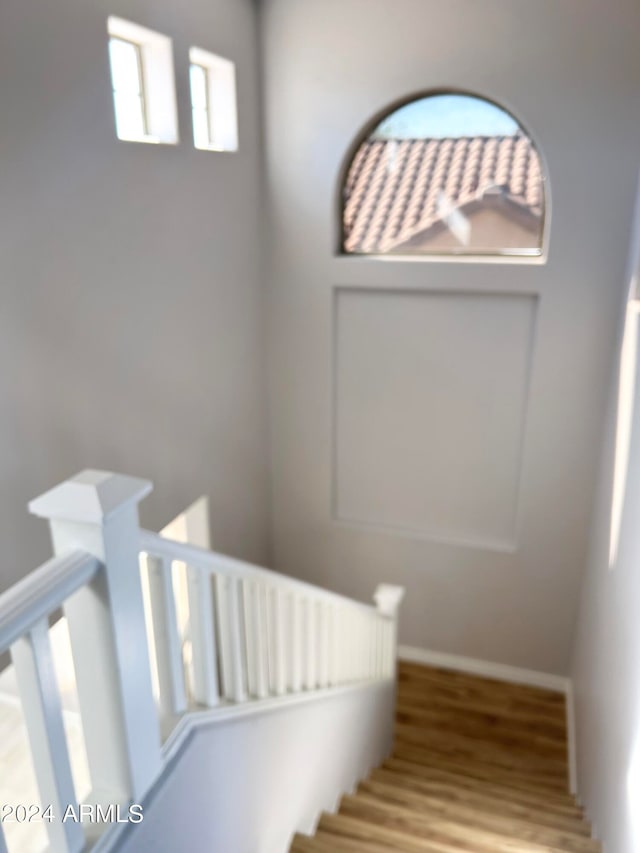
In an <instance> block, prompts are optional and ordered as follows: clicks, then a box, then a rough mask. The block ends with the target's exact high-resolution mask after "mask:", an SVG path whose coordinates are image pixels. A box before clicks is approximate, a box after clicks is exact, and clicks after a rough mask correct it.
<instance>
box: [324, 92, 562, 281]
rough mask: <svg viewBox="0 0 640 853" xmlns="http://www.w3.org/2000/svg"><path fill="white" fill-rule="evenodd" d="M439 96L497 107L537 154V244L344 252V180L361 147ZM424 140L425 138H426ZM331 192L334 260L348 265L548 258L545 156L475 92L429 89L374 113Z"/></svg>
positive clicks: (524, 129)
mask: <svg viewBox="0 0 640 853" xmlns="http://www.w3.org/2000/svg"><path fill="white" fill-rule="evenodd" d="M441 95H448V96H456V95H458V96H462V97H467V98H474V99H477V100H480V101H484V102H486V103H487V104H489V105H491V106H494V107H496V108H497V109H499V110H501V111H502V112H503V113H505V114H506V115H507V116H509V117H510V118H511V119H512V120H513V121H514V122H515V124H516V125H517V126H518V128H519V132H520V134H521V135H522V136H524V137H526V138H527V139H528V140H529V142H530V144H531V147H532V149H533V151H534V152H535V154H536V155H537V158H538V162H539V166H540V188H541V194H542V200H541V206H542V212H541V218H540V228H539V234H540V242H539V245H538V246H537V247H536V246H534V247H524V248H501V249H491V248H490V249H484V248H471V249H469V248H466V247H464V246H453V247H451V248H446V249H443V248H439V247H436V248H432V249H428V248H426V249H421V250H420V251H419V252H418V251H388V252H382V251H372V252H360V251H347V250H346V249H345V241H346V237H347V234H346V231H345V221H344V210H345V188H346V186H347V180H348V177H349V172H350V169H351V166H352V164H353V162H354V160H355V157H356V154H357V153H358V151H359V149H360V147H361V146H362V145H363V144H364V143H365V142H366V141H367V140H368V139H370V138H371V136H372V134H373V132H374V131H375V129H376V128H377V127H378V126H379V125H380V124H381V123H382V122H383V121H384V120H385V119H386V118H388V117H389V116H391V115H393V114H394V113H396V112H397V111H399V110H401V109H402V108H403V107H406V106H408V105H410V104H412V103H415V102H417V101H421V100H425V99H427V98H431V97H437V96H441ZM425 138H427V137H425ZM335 187H336V188H335V191H334V210H335V211H337V213H336V216H335V219H334V222H335V226H334V229H333V232H334V252H333V254H334V257H336V258H340V259H342V260H345V261H348V262H349V263H355V262H358V261H359V262H361V263H364V262H366V261H369V262H371V261H381V260H384V261H385V262H394V261H395V262H398V263H407V262H411V263H423V262H437V263H442V262H444V263H447V262H454V263H455V262H458V263H474V262H479V263H482V262H488V263H500V262H504V263H512V264H533V265H537V264H546V262H547V256H548V242H549V231H550V223H551V192H550V186H549V169H548V167H547V162H546V159H545V157H544V153H543V151H542V148H541V146H540V144H539V142H538V140H537V138H536V136H535V134H533V133H531V131H530V130H529V127H528V124H527V123H525V122H523V121H521V120H520V118H518V117H517V115H516V113H515V112H514V111H513V110H512V109H511V107H510V106H505V105H504V104H502V103H499V102H498V101H496V100H494V99H493V98H491V97H487V96H486V95H483V94H479V93H478V92H471V91H468V90H463V89H450V88H438V89H431V90H427V91H424V90H422V91H418V92H415V93H413V94H410V95H407V96H405V97H403V98H401V99H398V100H396V101H394V102H392V103H391V104H387V105H386V106H385V107H383V108H382V109H380V110H379V111H378V112H377V113H375V114H374V116H373V117H372V118H370V119H369V120H368V121H367V122H366V124H365V125H363V127H362V128H361V129H360V131H359V132H358V133H357V134H356V136H355V137H354V139H353V141H352V142H351V144H350V145H349V147H348V148H347V150H346V152H345V155H344V157H343V159H342V162H341V165H340V169H339V172H338V180H337V183H336V185H335Z"/></svg>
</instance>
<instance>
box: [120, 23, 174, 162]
mask: <svg viewBox="0 0 640 853" xmlns="http://www.w3.org/2000/svg"><path fill="white" fill-rule="evenodd" d="M107 29H108V32H109V62H110V65H111V86H112V89H113V105H114V111H115V120H116V134H117V136H118V139H123V140H126V141H128V142H163V143H166V144H170V145H173V144H175V143H177V141H178V115H177V110H176V95H175V81H174V72H173V50H172V46H171V39H170V38H168V37H167V36H164V35H162V34H161V33H156V32H154V31H153V30H148V29H146V28H145V27H141V26H139V25H138V24H134V23H132V22H131V21H125V20H123V19H122V18H115V17H113V16H111V17H110V18H109V19H108V22H107Z"/></svg>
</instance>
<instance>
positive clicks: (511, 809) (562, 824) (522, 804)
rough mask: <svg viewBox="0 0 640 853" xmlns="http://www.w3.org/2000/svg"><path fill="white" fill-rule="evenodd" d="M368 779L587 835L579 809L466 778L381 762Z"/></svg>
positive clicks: (587, 829)
mask: <svg viewBox="0 0 640 853" xmlns="http://www.w3.org/2000/svg"><path fill="white" fill-rule="evenodd" d="M369 778H370V780H371V781H374V782H382V783H383V784H386V785H393V786H394V787H395V788H397V789H398V790H401V791H414V792H415V793H416V794H424V795H425V796H428V797H433V798H435V799H440V800H442V801H443V802H446V803H451V804H458V805H461V806H469V807H471V808H475V809H478V810H482V811H485V812H488V813H490V814H498V815H510V816H511V817H514V818H520V819H522V820H530V819H531V816H535V819H536V820H537V821H538V822H539V823H540V824H541V825H543V826H549V827H551V828H555V829H559V830H565V831H568V832H574V833H577V834H579V835H587V836H589V835H590V832H589V827H588V824H587V823H586V822H585V821H584V820H583V819H582V812H581V810H580V809H579V808H578V807H577V806H576V807H575V808H572V809H567V810H566V811H564V810H561V811H559V812H556V811H555V810H553V809H550V808H549V807H548V805H547V803H545V802H544V801H541V800H537V799H533V798H532V799H530V800H527V799H526V798H523V799H521V800H520V801H518V800H515V799H510V798H508V797H506V796H504V795H503V793H502V792H500V791H498V792H494V793H493V796H492V793H491V790H487V789H486V788H480V787H478V788H474V787H473V786H467V785H464V784H463V782H464V781H465V780H458V782H456V781H452V780H451V778H447V777H445V778H442V777H441V776H439V775H438V774H435V776H434V777H432V778H429V777H426V776H424V777H419V776H415V775H413V774H411V773H403V772H401V771H395V772H394V771H393V770H391V769H389V768H386V767H385V766H384V765H383V767H381V768H379V769H377V770H374V771H373V772H372V773H371V776H370V777H369ZM458 778H459V777H458ZM507 793H509V792H507Z"/></svg>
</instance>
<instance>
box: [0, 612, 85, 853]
mask: <svg viewBox="0 0 640 853" xmlns="http://www.w3.org/2000/svg"><path fill="white" fill-rule="evenodd" d="M11 657H12V660H13V664H14V666H15V671H16V677H17V680H18V688H19V690H20V698H21V700H22V709H23V713H24V718H25V722H26V726H27V732H28V734H29V742H30V744H31V755H32V758H33V766H34V769H35V773H36V779H37V782H38V789H39V792H40V799H41V805H42V807H43V809H45V808H47V806H49V805H51V806H52V811H53V814H54V816H55V820H53V821H52V822H50V823H47V832H48V834H49V842H50V847H51V849H52V850H55V851H56V853H76V851H80V850H82V848H83V847H84V833H83V830H82V826H81V825H80V824H79V823H76V822H74V821H72V820H68V821H66V822H65V823H62V820H61V818H62V816H63V815H64V811H65V809H66V807H67V806H68V805H74V807H75V804H76V794H75V788H74V784H73V777H72V775H71V765H70V763H69V751H68V749H67V740H66V735H65V731H64V722H63V719H62V706H61V703H60V693H59V690H58V684H57V681H56V675H55V670H54V665H53V655H52V653H51V644H50V642H49V624H48V621H47V619H42V620H41V621H40V622H38V623H37V624H36V625H35V626H34V627H33V628H32V629H31V631H30V632H29V634H27V635H26V636H25V637H22V638H21V639H20V640H16V642H15V643H14V644H13V645H12V646H11ZM0 848H1V845H0Z"/></svg>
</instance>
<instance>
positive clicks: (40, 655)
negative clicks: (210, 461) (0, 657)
mask: <svg viewBox="0 0 640 853" xmlns="http://www.w3.org/2000/svg"><path fill="white" fill-rule="evenodd" d="M150 490H151V484H150V483H148V482H147V481H144V480H139V479H136V478H132V477H126V476H123V475H117V474H111V473H109V472H100V471H85V472H83V473H82V474H79V475H78V476H76V477H74V478H73V479H71V480H68V481H67V482H65V483H62V484H61V485H60V486H57V487H56V488H54V489H52V490H51V491H50V492H47V493H46V494H44V495H42V496H41V497H40V498H37V499H36V500H34V501H32V502H31V504H30V505H29V506H30V509H31V511H32V512H33V513H34V514H35V515H38V516H40V517H43V518H47V519H48V520H49V523H50V527H51V534H52V541H53V548H54V552H55V557H54V559H53V560H50V561H49V562H47V563H45V564H44V565H43V566H41V567H40V568H39V569H37V570H36V571H35V572H32V573H31V574H30V575H29V576H28V577H27V578H26V579H25V580H23V581H21V582H20V583H19V584H16V585H15V586H14V587H12V588H11V589H10V590H8V591H7V592H6V593H4V594H3V595H2V596H0V653H2V652H4V651H6V650H10V652H11V657H12V662H13V664H14V666H15V669H16V675H17V681H18V686H19V691H20V697H21V702H22V706H23V712H24V718H25V722H26V726H27V731H28V735H29V741H30V747H31V753H32V759H33V765H34V768H35V771H36V779H37V783H38V788H39V793H40V798H41V803H42V806H43V808H45V807H46V806H47V805H49V804H51V806H52V809H51V812H50V814H51V815H52V817H53V819H52V820H51V821H50V822H47V823H46V828H47V832H48V835H49V845H50V850H51V851H53V853H77V851H80V850H83V849H86V847H87V845H88V844H90V843H91V841H92V840H93V837H94V835H95V830H96V827H95V825H92V826H91V827H90V829H91V832H85V829H86V827H83V825H81V824H79V823H77V822H75V821H74V820H68V821H66V822H62V820H61V817H62V815H63V814H64V813H65V810H66V807H67V806H69V805H71V806H74V807H76V806H77V797H76V792H75V789H74V783H73V778H72V774H71V770H70V761H69V752H68V747H67V741H66V738H65V733H64V728H63V722H62V709H61V700H60V693H59V689H58V685H57V682H56V679H55V674H54V671H53V662H52V655H51V648H50V643H49V621H50V617H51V615H52V614H54V613H55V612H56V611H59V609H60V608H62V610H63V612H64V615H65V616H66V618H67V621H68V627H69V636H70V640H71V649H72V655H73V663H74V669H75V674H76V686H77V692H78V703H79V707H80V715H81V719H82V726H83V730H84V737H85V744H86V752H87V759H88V765H89V773H90V777H91V784H92V793H91V795H90V798H89V802H90V803H93V804H99V805H100V806H101V807H102V808H103V809H107V808H108V807H109V806H111V805H119V806H122V807H125V808H126V807H127V806H128V805H130V804H131V803H134V802H135V803H139V802H140V801H141V800H142V798H143V796H144V795H145V794H146V793H147V792H148V790H149V788H150V787H151V785H152V784H153V783H154V782H155V781H156V780H157V779H158V778H159V776H160V774H161V773H162V771H163V768H164V766H165V756H164V753H163V748H162V743H161V731H162V732H163V734H164V735H167V734H168V732H170V731H171V729H172V728H173V727H174V726H175V725H176V723H177V722H178V720H179V719H180V718H181V717H182V716H183V715H184V714H185V713H186V712H196V713H197V712H202V711H203V710H206V709H215V708H216V706H219V705H225V706H226V708H225V711H226V712H228V711H229V708H231V709H232V708H233V707H235V706H236V705H237V706H242V708H246V706H247V704H248V703H254V704H255V707H256V708H257V709H259V707H260V703H264V702H265V701H268V702H270V703H272V702H273V701H282V702H285V703H286V702H287V701H288V697H294V696H296V695H299V694H302V693H308V694H310V695H312V694H313V692H314V691H326V690H332V689H345V687H346V686H348V685H357V684H362V683H366V682H379V681H386V680H390V679H394V678H395V660H396V642H397V640H396V636H397V614H398V608H399V604H400V601H401V599H402V596H403V590H402V589H401V588H399V587H392V586H387V585H382V586H380V587H378V590H377V591H376V595H375V600H376V604H377V607H372V606H368V605H364V604H361V603H359V602H356V601H353V600H351V599H349V598H345V597H344V596H340V595H337V594H335V593H331V592H328V591H326V590H323V589H320V588H318V587H315V586H312V585H311V584H308V583H304V582H302V581H298V580H295V579H293V578H290V577H285V576H283V575H279V574H277V573H275V572H272V571H269V570H267V569H263V568H259V567H257V566H253V565H251V564H249V563H245V562H243V561H241V560H236V559H233V558H231V557H227V556H223V555H222V554H217V553H214V552H212V551H208V550H205V549H202V548H198V547H195V546H193V545H186V544H182V543H178V542H174V541H172V540H169V539H166V538H163V537H162V536H160V535H158V534H155V533H151V532H149V531H146V530H141V529H140V527H139V522H138V503H139V501H140V500H141V499H142V498H143V497H144V496H145V495H147V494H148V493H149V491H150ZM141 567H142V571H143V572H146V573H147V578H146V580H147V589H148V607H147V608H146V618H147V619H148V621H149V624H148V625H147V624H146V621H145V607H144V603H143V593H142V585H141V572H140V570H141ZM178 569H180V570H182V571H186V590H187V602H186V605H187V611H188V630H187V635H188V644H185V643H184V642H183V636H182V634H181V627H180V625H179V622H178V609H179V607H178V605H179V602H178V600H177V598H176V588H177V587H176V584H174V572H175V571H176V570H178ZM180 606H182V603H181V602H180ZM147 633H149V634H150V635H151V636H152V638H153V642H152V644H151V645H152V647H153V648H152V654H150V650H149V648H148V644H147ZM187 645H188V648H187ZM153 676H155V683H156V685H157V694H158V695H157V697H155V698H154V692H153V681H154V678H153ZM210 713H213V714H215V710H212V711H210ZM76 813H77V812H76ZM5 850H6V845H5V840H4V836H3V834H2V827H1V826H0V853H5Z"/></svg>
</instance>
